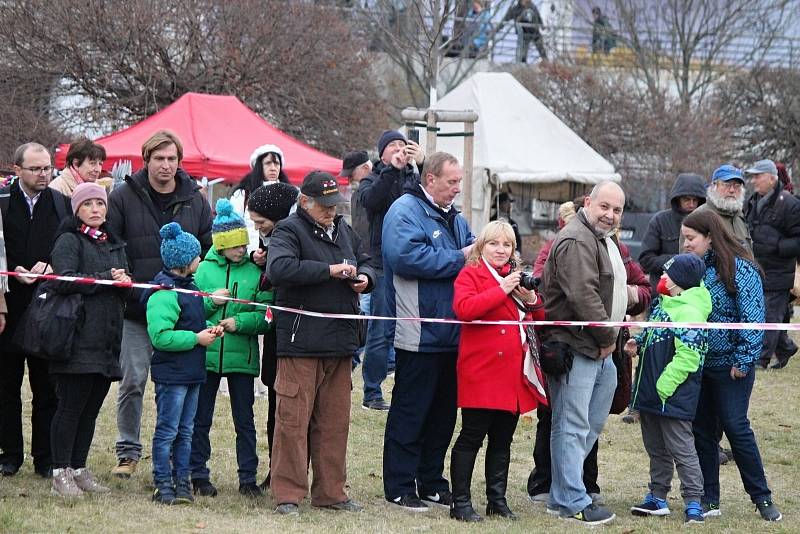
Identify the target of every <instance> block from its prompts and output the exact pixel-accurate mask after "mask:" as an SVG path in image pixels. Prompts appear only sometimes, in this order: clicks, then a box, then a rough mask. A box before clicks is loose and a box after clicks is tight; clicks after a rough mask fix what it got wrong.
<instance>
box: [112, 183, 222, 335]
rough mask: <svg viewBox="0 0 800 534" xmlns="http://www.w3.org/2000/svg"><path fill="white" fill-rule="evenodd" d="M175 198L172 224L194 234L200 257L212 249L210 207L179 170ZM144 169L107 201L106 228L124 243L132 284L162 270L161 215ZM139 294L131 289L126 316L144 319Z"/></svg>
mask: <svg viewBox="0 0 800 534" xmlns="http://www.w3.org/2000/svg"><path fill="white" fill-rule="evenodd" d="M175 180H176V181H177V188H176V190H175V191H176V195H175V199H174V200H173V202H172V203H171V204H170V205H169V206H168V209H169V210H170V212H171V214H172V215H171V221H174V222H176V223H178V224H180V225H181V228H183V231H184V232H189V233H190V234H193V235H194V236H195V237H197V239H198V240H199V241H200V247H201V248H202V251H201V252H200V257H201V258H202V257H203V256H205V254H206V252H208V249H209V248H211V207H210V206H209V205H208V201H207V200H206V199H205V197H204V196H203V195H202V194H200V186H198V185H197V184H196V183H195V181H194V180H193V179H192V178H191V177H190V176H189V175H188V174H186V173H185V172H184V171H183V170H181V169H178V173H177V175H176V176H175ZM149 189H150V184H149V182H148V179H147V169H142V170H140V171H139V172H137V173H136V174H134V175H133V176H129V177H127V178H125V183H124V184H122V185H120V186H118V187H116V188H115V189H114V191H112V192H111V195H110V196H109V199H108V228H109V231H110V232H111V233H113V234H115V235H118V236H120V238H121V239H123V240H124V241H125V242H126V243H127V252H128V265H130V269H131V271H130V272H131V275H132V277H133V279H134V281H137V282H147V281H149V280H152V279H153V278H154V277H155V275H156V273H158V272H159V271H160V270H161V269H162V267H163V262H162V261H161V237H160V236H159V233H158V232H159V230H160V229H161V224H160V220H161V218H160V214H159V213H158V208H157V207H156V205H155V203H154V202H153V200H152V199H151V198H150V195H149V193H148V190H149ZM140 299H141V291H139V290H134V291H133V294H132V295H131V297H130V298H129V299H128V307H127V309H126V311H125V316H126V317H127V318H130V319H137V320H141V321H143V320H144V307H143V306H142V303H141V300H140Z"/></svg>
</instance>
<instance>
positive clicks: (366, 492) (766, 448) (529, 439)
mask: <svg viewBox="0 0 800 534" xmlns="http://www.w3.org/2000/svg"><path fill="white" fill-rule="evenodd" d="M354 381H355V388H354V391H353V408H352V412H351V417H352V424H351V428H350V444H349V450H348V462H349V485H350V495H351V496H352V497H353V498H354V499H356V500H357V501H358V502H360V503H361V504H363V505H365V508H366V510H365V512H364V513H361V514H347V513H341V512H340V513H337V512H329V511H322V510H317V509H313V508H311V507H310V505H309V504H308V503H305V504H304V505H303V506H301V512H302V514H301V517H300V518H299V519H298V518H284V517H277V516H275V515H273V514H272V507H273V503H272V500H271V499H270V498H268V497H267V498H264V499H263V500H261V501H260V502H252V501H248V500H245V498H244V497H241V496H240V495H239V494H238V493H237V487H238V485H237V480H236V461H235V460H236V459H235V452H234V433H233V425H232V422H231V418H230V413H229V412H230V407H229V405H228V404H227V398H225V397H222V396H220V397H219V402H218V412H217V422H216V424H215V426H214V428H213V430H212V444H213V446H214V452H213V456H212V460H211V465H210V467H211V469H212V479H213V481H214V483H215V484H216V485H217V487H218V488H219V490H220V495H219V496H218V497H216V498H213V499H212V498H201V499H198V501H197V503H196V504H195V505H193V506H177V507H162V506H156V505H154V504H152V503H151V502H150V491H151V489H150V485H149V484H150V482H151V475H150V467H151V465H150V461H149V458H146V459H145V460H144V461H143V462H142V463H141V464H140V469H139V471H138V472H137V473H136V475H135V476H134V477H133V478H132V479H131V480H128V481H121V480H117V479H112V478H111V477H110V476H109V475H108V472H109V470H110V469H111V467H112V466H113V464H114V453H113V446H114V439H115V436H116V428H115V411H114V399H115V398H116V395H115V393H116V389H115V388H112V391H111V393H110V394H109V396H108V398H107V399H106V403H105V405H104V407H103V410H102V412H101V414H100V419H99V421H98V428H97V432H96V435H95V440H94V445H93V449H92V452H91V454H90V456H89V466H90V468H91V469H93V471H94V472H95V473H97V474H99V476H100V478H101V479H102V480H103V481H104V482H105V483H107V484H109V485H111V487H112V488H113V492H112V493H111V494H110V495H108V496H102V497H95V496H91V497H86V498H83V499H81V500H77V501H65V500H63V499H60V498H55V497H51V496H50V495H49V491H50V486H49V482H45V481H43V480H42V479H41V478H39V477H38V476H36V475H34V473H33V468H32V466H31V464H30V462H29V461H28V462H26V463H25V464H24V466H23V468H22V470H21V471H20V473H19V474H18V475H17V476H15V477H13V478H4V479H0V532H67V531H71V532H155V531H167V532H187V533H188V532H196V533H199V532H214V533H217V532H248V531H255V530H259V531H263V532H277V531H281V532H301V531H309V530H318V531H332V532H456V531H458V532H495V531H497V532H500V531H503V532H526V533H528V532H548V531H563V530H565V529H567V530H578V531H581V528H580V527H579V526H577V525H574V524H568V523H565V522H564V521H563V520H559V519H556V518H553V517H551V516H549V515H547V514H546V513H545V512H544V508H543V507H541V505H538V506H534V505H532V504H531V503H530V502H528V499H527V497H526V493H525V483H526V480H527V477H528V473H529V471H530V469H531V466H532V460H531V452H532V450H533V436H534V425H535V421H534V422H531V421H525V420H523V421H521V423H520V425H519V427H518V429H517V433H516V436H515V441H514V444H513V450H512V465H511V474H510V479H509V489H508V500H509V504H510V506H511V507H512V509H513V510H514V511H515V512H516V513H517V514H518V515H519V516H520V521H518V522H516V523H510V522H507V521H504V520H494V519H492V520H487V521H484V522H483V523H481V524H479V525H464V524H461V523H456V522H455V521H452V520H450V519H449V518H448V517H447V514H446V512H444V511H435V512H431V513H427V514H417V515H412V514H408V513H404V512H402V511H399V510H395V509H391V508H389V507H387V506H386V504H385V502H384V500H383V485H382V480H381V452H382V444H383V429H384V422H385V415H384V414H382V413H379V412H373V411H366V410H363V409H361V407H360V401H361V394H360V385H361V378H360V376H359V374H358V373H356V374H355V375H354ZM798 382H800V361H793V362H792V363H791V364H790V365H789V367H788V368H786V369H784V370H782V371H778V372H776V371H768V372H760V373H759V375H758V378H757V380H756V385H755V390H754V392H753V399H752V402H751V407H750V419H751V421H752V424H753V427H754V429H755V431H756V435H757V439H758V443H759V445H760V448H761V453H762V456H763V457H764V462H765V466H766V471H767V476H768V478H769V483H770V486H771V488H772V491H773V493H774V496H775V501H776V503H778V504H779V506H780V507H781V510H782V511H783V514H784V520H783V521H782V522H781V523H779V524H767V523H766V522H764V521H762V520H761V519H760V518H759V516H758V514H757V513H756V512H755V511H754V507H753V506H752V505H751V504H750V501H749V499H748V498H747V495H746V494H745V492H744V490H743V489H742V485H741V481H740V479H739V475H738V472H737V470H736V467H735V466H734V465H728V466H723V467H722V468H721V477H722V487H723V491H722V501H723V502H722V508H723V516H722V517H719V518H711V519H709V520H708V522H707V524H706V526H705V527H700V528H705V529H708V530H709V531H713V532H745V531H750V532H798V531H800V526H798V521H800V514H798V513H797V511H796V510H797V508H798V506H799V505H800V489H798V485H797V480H798V479H800V459H798V455H797V444H798V443H800V423H798V422H797V421H796V420H795V419H796V413H797V408H798V407H800V392H798V387H797V384H798ZM387 384H388V385H389V386H390V385H391V380H389V381H388V382H387ZM151 386H152V384H149V385H148V395H147V398H146V401H145V415H144V421H143V427H142V428H143V436H142V437H143V441H144V443H145V449H146V453H149V443H150V440H151V438H152V431H153V424H154V413H155V403H154V401H153V397H152V387H151ZM24 395H25V400H26V402H25V404H24V412H25V414H24V415H25V418H26V427H25V428H26V436H29V432H30V425H29V421H28V420H27V419H29V416H30V406H31V405H30V393H29V392H28V391H26V392H25V393H24ZM266 406H267V405H266V400H265V399H257V401H256V418H257V427H259V428H261V429H263V428H265V426H266ZM263 432H264V431H263V430H261V431H260V433H259V452H260V454H262V459H263V458H264V457H265V456H266V437H265V435H264V433H263ZM26 439H27V438H26ZM599 458H600V485H601V487H602V490H603V495H604V497H605V499H606V501H607V504H608V506H609V507H610V508H611V509H612V510H613V511H614V512H616V513H617V516H618V518H617V520H616V522H615V523H613V524H612V525H611V526H608V527H604V528H606V529H607V530H608V531H609V532H623V533H626V534H627V533H632V532H678V531H680V529H681V528H683V525H682V514H681V513H676V512H681V511H682V503H681V501H680V497H679V496H678V495H677V484H678V481H677V479H676V480H675V481H674V487H675V488H676V490H675V493H676V495H671V498H670V504H671V507H672V508H673V515H672V516H671V517H668V518H664V519H641V518H634V517H632V516H631V515H630V514H629V512H628V509H629V507H630V505H631V504H633V503H634V502H635V501H637V500H638V499H640V498H641V497H642V495H643V494H644V493H645V492H646V483H647V473H648V469H647V456H646V454H645V452H644V450H643V448H642V441H641V435H640V430H639V426H638V425H625V424H623V423H622V422H621V420H620V418H619V417H618V416H612V417H610V418H609V421H608V424H607V426H606V430H605V432H604V433H603V435H602V436H601V446H600V457H599ZM475 472H476V475H475V479H474V481H473V496H474V497H475V498H474V501H475V502H476V508H478V509H479V510H480V508H482V507H483V506H484V505H485V498H484V497H483V488H484V482H483V475H482V473H483V463H482V457H481V458H480V460H479V464H478V465H477V466H476V470H475ZM264 474H265V469H264V468H262V469H260V473H259V477H261V476H263V475H264Z"/></svg>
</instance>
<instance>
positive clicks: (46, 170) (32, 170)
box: [20, 165, 53, 174]
mask: <svg viewBox="0 0 800 534" xmlns="http://www.w3.org/2000/svg"><path fill="white" fill-rule="evenodd" d="M20 168H21V169H22V170H25V171H28V172H30V173H33V174H42V173H45V174H49V173H51V172H53V167H52V166H50V165H48V166H47V167H20Z"/></svg>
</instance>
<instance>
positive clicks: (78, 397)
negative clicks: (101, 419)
mask: <svg viewBox="0 0 800 534" xmlns="http://www.w3.org/2000/svg"><path fill="white" fill-rule="evenodd" d="M53 376H54V377H55V382H56V391H57V392H58V409H57V410H56V413H55V415H54V416H53V423H52V425H51V426H50V448H51V449H52V451H53V468H54V469H60V468H64V467H72V468H73V469H80V468H81V467H86V457H87V456H89V448H90V447H91V446H92V438H94V426H95V422H96V421H97V414H99V413H100V408H102V406H103V401H104V400H105V398H106V395H107V394H108V389H109V388H110V387H111V380H109V379H108V378H106V377H105V376H103V375H99V374H74V375H73V374H58V375H53Z"/></svg>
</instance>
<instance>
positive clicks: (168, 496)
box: [153, 482, 175, 505]
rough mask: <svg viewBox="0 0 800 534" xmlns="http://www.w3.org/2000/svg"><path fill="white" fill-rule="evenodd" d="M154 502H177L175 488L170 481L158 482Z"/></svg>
mask: <svg viewBox="0 0 800 534" xmlns="http://www.w3.org/2000/svg"><path fill="white" fill-rule="evenodd" d="M153 502H157V503H158V504H166V505H172V504H175V489H174V488H173V487H172V484H170V483H169V482H161V483H157V484H156V489H155V491H154V492H153Z"/></svg>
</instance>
